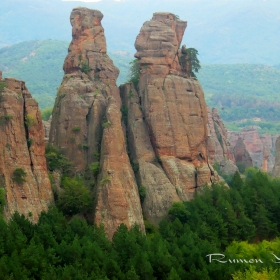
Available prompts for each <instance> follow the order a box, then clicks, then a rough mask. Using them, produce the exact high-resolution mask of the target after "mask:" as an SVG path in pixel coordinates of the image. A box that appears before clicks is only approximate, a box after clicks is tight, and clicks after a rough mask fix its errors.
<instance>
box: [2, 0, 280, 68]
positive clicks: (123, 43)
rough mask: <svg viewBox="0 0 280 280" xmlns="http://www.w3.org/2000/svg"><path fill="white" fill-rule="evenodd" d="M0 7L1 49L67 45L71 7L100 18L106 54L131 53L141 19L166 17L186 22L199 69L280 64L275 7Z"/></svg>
mask: <svg viewBox="0 0 280 280" xmlns="http://www.w3.org/2000/svg"><path fill="white" fill-rule="evenodd" d="M2 2H4V3H1V10H0V25H1V29H0V46H5V45H9V44H15V43H19V42H22V41H28V40H38V39H39V40H43V39H48V38H52V39H60V40H66V41H70V40H71V36H70V34H71V31H70V28H71V27H70V26H69V13H70V11H71V9H72V8H73V7H75V6H87V7H89V8H94V9H98V10H100V11H101V12H102V13H103V14H104V19H103V22H104V27H105V30H106V31H105V35H106V37H107V38H108V39H107V47H108V50H109V51H112V50H124V51H127V52H130V53H135V50H134V48H133V44H134V41H135V37H136V35H137V34H138V32H139V30H140V28H141V25H142V22H144V21H145V20H146V15H150V16H152V13H154V12H158V11H168V12H172V13H174V14H176V15H178V16H179V17H180V16H181V17H182V18H184V19H186V20H187V21H188V27H187V29H186V32H185V36H184V37H185V39H184V40H185V41H186V42H188V44H187V47H194V48H196V49H198V50H199V53H200V60H201V62H202V63H263V64H267V65H275V64H279V63H280V58H279V55H278V54H279V47H278V46H279V45H280V37H279V36H277V35H278V34H280V20H279V13H278V12H277V11H279V2H278V1H273V0H267V1H262V0H246V1H239V0H231V1H225V0H219V1H212V0H196V1H184V0H177V1H164V0H162V1H159V0H155V1H148V0H142V1H136V0H130V1H113V0H103V1H100V2H95V3H85V2H62V1H60V0H41V1H34V0H9V1H2ZM34 26H36V28H34ZM183 44H184V41H183Z"/></svg>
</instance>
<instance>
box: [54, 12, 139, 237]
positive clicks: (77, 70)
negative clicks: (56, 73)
mask: <svg viewBox="0 0 280 280" xmlns="http://www.w3.org/2000/svg"><path fill="white" fill-rule="evenodd" d="M102 18H103V15H102V13H101V12H100V11H97V10H89V9H86V8H76V9H73V11H72V13H71V17H70V21H71V25H72V37H73V39H72V42H71V43H70V46H69V51H68V55H67V57H66V59H65V62H64V66H63V69H64V72H65V75H64V77H63V81H62V83H61V86H60V88H59V89H58V93H57V98H56V101H55V106H54V109H53V114H52V123H51V129H50V140H49V141H50V143H52V144H54V145H56V146H58V147H60V148H61V149H62V150H63V151H64V153H65V155H67V156H68V157H69V158H70V160H71V161H72V162H73V164H74V167H75V170H76V172H77V173H83V172H85V171H87V170H88V169H89V167H90V166H91V165H92V164H95V166H98V165H99V166H100V171H99V175H98V178H97V180H95V178H94V177H93V176H91V177H92V178H91V180H92V181H95V190H96V209H95V222H96V223H97V224H98V225H99V224H101V223H102V224H104V227H105V230H106V232H107V233H108V236H109V237H110V238H111V237H112V236H113V233H114V232H115V231H116V229H117V228H118V226H119V225H120V224H121V223H124V224H126V225H127V226H128V227H131V226H132V225H134V224H135V223H137V224H138V225H139V226H140V228H141V229H142V230H144V223H143V217H142V211H141V205H140V198H139V194H138V190H137V184H136V181H135V177H134V173H133V170H132V167H131V165H130V161H129V158H128V155H127V152H126V141H125V137H124V134H123V128H122V125H121V112H120V108H121V99H120V93H119V89H118V87H117V86H116V79H117V77H118V74H119V70H118V69H117V68H116V67H115V66H114V64H113V62H112V60H111V59H110V58H109V56H108V55H107V54H106V39H105V36H104V29H103V27H102V25H101V20H102Z"/></svg>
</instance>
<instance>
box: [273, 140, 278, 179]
mask: <svg viewBox="0 0 280 280" xmlns="http://www.w3.org/2000/svg"><path fill="white" fill-rule="evenodd" d="M275 148H276V157H275V165H274V167H273V170H272V176H274V177H280V136H279V137H278V138H277V140H276V144H275Z"/></svg>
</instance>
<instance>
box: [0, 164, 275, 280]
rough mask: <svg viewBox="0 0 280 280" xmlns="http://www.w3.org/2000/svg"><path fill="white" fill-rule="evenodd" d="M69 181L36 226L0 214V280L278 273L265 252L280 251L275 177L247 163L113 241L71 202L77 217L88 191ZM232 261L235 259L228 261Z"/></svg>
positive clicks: (224, 279)
mask: <svg viewBox="0 0 280 280" xmlns="http://www.w3.org/2000/svg"><path fill="white" fill-rule="evenodd" d="M75 180H80V182H82V179H81V178H76V179H70V178H69V179H66V177H65V178H64V181H63V182H62V188H64V190H65V192H60V194H59V196H58V198H57V202H56V204H57V207H58V209H57V208H56V207H53V208H51V209H50V210H49V212H48V213H42V214H41V217H40V220H39V222H38V224H37V225H34V224H32V223H30V222H29V221H28V220H26V219H25V218H24V217H23V216H19V215H18V214H15V215H14V216H13V218H12V220H11V221H10V222H9V223H6V222H4V220H3V219H2V218H1V217H0V240H1V243H0V271H1V275H0V279H16V280H21V279H46V280H47V279H50V280H53V279H75V280H76V279H77V280H79V279H83V280H84V279H92V280H93V279H123V280H131V279H134V280H136V279H143V280H146V279H160V280H165V279H166V280H180V279H192V280H201V279H205V280H206V279H213V280H217V279H219V280H229V279H234V280H237V279H238V280H247V279H270V280H277V279H279V277H280V272H279V264H278V263H275V262H276V261H277V259H276V258H275V257H274V256H273V255H272V253H273V254H275V255H276V256H280V240H279V239H277V237H279V236H280V220H279V218H278V213H279V211H280V209H279V199H280V188H279V183H280V182H279V180H278V179H271V178H270V177H269V176H268V175H267V174H265V173H262V172H261V171H258V170H256V169H252V168H251V169H248V170H247V172H246V178H245V179H244V180H242V179H241V177H240V175H239V174H238V173H236V174H235V176H234V178H233V180H232V181H231V183H230V189H229V188H227V187H225V186H223V185H213V188H212V189H210V188H209V189H208V188H206V189H205V190H204V191H203V193H202V194H200V195H195V197H194V199H193V200H192V201H189V202H184V203H174V205H173V207H172V208H171V209H170V211H169V217H168V218H167V219H164V220H163V221H162V222H161V223H160V225H159V227H155V226H154V225H152V224H150V223H149V222H146V223H145V226H146V233H147V236H145V235H143V233H141V231H140V230H139V229H138V228H137V227H135V228H133V229H132V230H130V231H128V230H127V228H126V227H125V226H124V225H121V226H120V227H119V230H118V232H116V233H115V235H114V237H113V240H112V242H110V241H109V240H108V239H107V238H106V236H105V233H104V230H103V229H102V228H98V227H96V226H94V225H90V224H88V223H87V222H86V220H85V219H84V218H82V217H83V216H82V215H81V214H79V215H77V216H75V215H74V214H75V213H77V208H76V207H77V206H78V207H80V208H79V210H78V212H79V211H82V213H83V214H85V213H86V212H87V211H90V210H85V209H86V208H84V209H83V208H82V207H81V205H82V204H83V203H84V202H85V201H86V200H85V197H86V196H87V194H86V192H85V191H84V190H83V189H82V190H81V188H80V185H79V184H76V183H75ZM69 188H70V189H69ZM0 198H2V197H0ZM3 202H4V200H3V199H1V200H0V205H1V206H3ZM73 203H74V204H73ZM69 210H70V212H69ZM61 211H63V212H64V214H63V213H62V212H61ZM71 211H72V214H70V213H71ZM275 238H276V239H275ZM241 241H244V242H241ZM260 241H262V242H261V243H258V242H260ZM247 242H249V243H247ZM216 253H220V254H224V258H222V256H218V257H217V256H213V257H212V258H213V259H221V260H222V261H223V262H224V263H222V262H218V261H213V260H212V262H210V257H209V254H216ZM207 255H208V256H207ZM236 259H238V260H240V259H242V262H241V261H238V262H237V261H234V262H235V263H232V262H230V261H229V260H236ZM250 260H253V261H250ZM256 260H261V262H260V261H256ZM249 261H250V262H251V263H250V262H249ZM268 276H269V278H268ZM265 277H267V278H265Z"/></svg>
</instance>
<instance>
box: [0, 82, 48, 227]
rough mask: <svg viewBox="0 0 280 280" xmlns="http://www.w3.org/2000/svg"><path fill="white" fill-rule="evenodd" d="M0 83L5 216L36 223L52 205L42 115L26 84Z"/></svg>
mask: <svg viewBox="0 0 280 280" xmlns="http://www.w3.org/2000/svg"><path fill="white" fill-rule="evenodd" d="M0 83H1V88H0V96H1V100H0V150H1V153H0V187H1V188H4V189H5V193H6V196H5V198H6V205H5V207H4V212H3V215H4V217H5V218H6V219H9V218H11V216H12V215H13V213H15V212H16V211H17V212H19V213H20V214H23V215H25V217H26V218H28V219H29V220H31V221H32V222H37V221H38V218H39V215H40V213H41V212H42V211H47V210H48V206H49V205H51V204H52V203H53V193H52V189H51V184H50V180H49V176H48V171H47V165H46V157H45V144H44V131H43V125H42V119H41V114H40V111H39V107H38V103H37V102H36V101H35V100H34V99H33V98H32V96H31V94H30V93H29V91H28V89H27V88H26V86H25V82H23V81H20V80H17V79H14V78H6V79H1V80H0ZM16 170H17V171H16Z"/></svg>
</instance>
